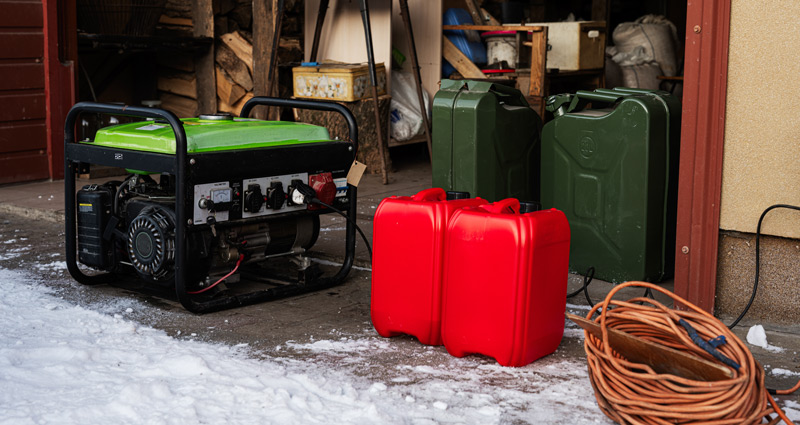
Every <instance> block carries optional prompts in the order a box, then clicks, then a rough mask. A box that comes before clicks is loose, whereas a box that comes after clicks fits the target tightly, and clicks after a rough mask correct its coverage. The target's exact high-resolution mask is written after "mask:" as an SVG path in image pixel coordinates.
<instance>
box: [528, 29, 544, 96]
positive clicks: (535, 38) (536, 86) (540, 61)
mask: <svg viewBox="0 0 800 425" xmlns="http://www.w3.org/2000/svg"><path fill="white" fill-rule="evenodd" d="M546 65H547V27H544V28H543V29H542V31H541V32H533V33H531V85H530V88H529V91H528V96H538V97H543V96H545V94H546V93H545V79H546V78H547V70H546V69H545V66H546Z"/></svg>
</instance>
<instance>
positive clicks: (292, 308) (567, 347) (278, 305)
mask: <svg viewBox="0 0 800 425" xmlns="http://www.w3.org/2000/svg"><path fill="white" fill-rule="evenodd" d="M423 149H424V147H423V145H417V147H414V146H410V147H404V148H403V149H402V150H393V151H392V155H393V158H392V159H393V163H394V170H393V172H392V173H391V174H390V184H388V185H382V184H381V183H380V176H379V175H365V176H364V178H363V180H362V182H361V184H360V185H359V198H358V209H359V215H358V222H359V225H360V226H361V227H362V229H363V230H364V232H365V233H366V234H367V237H368V239H370V240H371V238H372V219H373V216H374V214H375V210H376V208H377V206H378V204H379V203H380V201H381V200H382V199H383V198H385V197H387V196H391V195H411V194H414V193H416V192H417V191H419V190H421V189H425V188H428V187H430V186H431V173H430V165H429V164H428V162H427V154H426V153H424V150H423ZM81 183H84V184H88V183H89V181H81V182H79V183H78V184H79V186H80V185H81ZM63 210H64V194H63V182H62V181H55V182H37V183H28V184H20V185H10V186H4V187H0V235H5V238H6V239H8V238H9V235H12V234H13V235H24V236H25V242H24V244H27V245H28V246H32V247H33V249H29V250H28V251H25V256H23V257H20V258H21V260H15V261H2V260H0V267H4V268H10V269H22V270H26V271H29V272H33V273H37V274H41V275H42V276H43V277H44V278H47V279H49V284H50V285H52V286H53V287H55V288H57V290H58V291H59V294H61V296H63V297H64V298H67V299H69V300H71V301H72V302H74V303H76V304H78V305H83V306H86V307H88V308H92V309H95V310H98V311H101V312H105V313H108V314H123V315H125V316H127V317H128V318H130V319H132V320H136V321H139V322H141V323H143V324H146V325H150V326H153V327H156V328H159V329H163V330H165V331H166V332H168V333H169V334H171V335H174V336H177V337H182V338H197V339H203V340H208V341H216V342H222V343H227V344H240V343H244V344H248V345H249V346H251V347H252V348H253V349H255V350H256V351H257V352H261V353H264V354H265V355H274V354H276V353H277V351H278V350H281V349H283V350H284V351H283V352H282V355H287V353H286V351H285V350H286V348H285V347H286V343H287V341H296V342H299V343H305V342H308V341H314V340H320V339H325V338H331V337H332V336H336V337H354V338H355V337H363V336H364V335H376V334H375V331H374V330H373V328H372V325H371V322H370V317H369V299H370V278H371V265H370V261H369V258H368V255H367V253H366V250H365V249H364V245H363V242H362V241H361V240H360V239H359V240H358V242H357V260H356V267H355V268H354V270H353V271H352V272H351V273H350V275H349V276H348V278H347V280H346V282H345V283H344V284H343V285H341V286H338V287H335V288H332V289H329V290H326V291H320V292H316V293H310V294H305V295H302V296H298V297H294V298H289V299H284V300H278V301H274V302H270V303H264V304H258V305H253V306H247V307H243V308H238V309H234V310H228V311H223V312H218V313H213V314H208V315H203V316H198V315H193V314H191V313H188V312H186V311H185V310H184V309H183V308H182V307H181V306H180V305H179V304H178V303H176V302H174V301H171V300H169V299H165V298H160V297H154V296H151V295H147V294H143V293H141V292H138V291H135V290H131V289H124V288H120V287H114V286H105V285H103V286H98V287H85V286H81V285H79V284H77V283H75V282H74V281H73V280H72V279H71V278H70V277H69V276H68V274H67V273H66V272H65V271H64V270H63V269H62V270H57V269H56V270H49V269H48V270H43V269H42V268H41V267H37V264H41V262H42V261H44V260H43V259H45V258H51V259H52V260H49V261H54V260H61V261H63V246H64V241H63ZM321 227H322V229H323V231H322V232H321V235H320V239H319V241H318V243H317V245H315V246H314V248H313V252H312V253H311V255H312V256H314V257H316V258H318V259H319V260H320V261H322V263H323V264H329V263H333V264H336V263H337V262H340V261H341V259H342V257H343V255H344V246H343V242H342V241H343V230H341V229H343V228H344V220H343V219H341V218H338V217H336V216H334V215H327V216H325V219H324V220H323V221H322V223H321ZM2 238H3V236H0V239H2ZM24 244H23V243H22V242H15V243H10V244H5V245H4V246H5V249H15V247H23V246H22V245H24ZM23 248H24V247H23ZM398 255H402V253H398ZM581 284H582V277H581V276H577V275H571V276H570V279H569V291H573V290H575V289H577V288H580V286H581ZM663 286H664V287H665V288H666V289H671V284H670V283H669V282H667V283H666V284H664V285H663ZM612 287H613V285H611V284H608V283H606V282H601V281H596V282H594V283H592V285H591V286H590V290H589V293H590V296H591V298H592V299H593V300H594V301H595V302H598V301H601V300H602V299H603V298H604V297H605V294H606V293H607V292H608V291H609V290H610V289H611V288H612ZM640 292H641V291H640V290H635V291H634V290H630V291H626V292H624V293H622V294H620V298H626V297H629V296H632V295H636V296H639V295H641V294H640ZM657 298H658V299H659V300H661V301H662V302H665V303H668V301H669V300H668V299H667V298H666V297H664V296H663V295H659V296H657ZM131 302H134V303H136V304H135V305H136V308H133V309H130V305H131V304H130V303H131ZM586 304H587V302H586V300H585V299H584V297H583V296H582V295H579V296H577V297H574V298H572V299H570V300H568V310H570V311H571V312H573V313H575V314H579V315H580V314H585V313H586V310H585V306H586ZM129 309H130V310H131V311H128V310H129ZM750 324H752V322H748V321H747V320H745V321H743V323H742V324H741V325H740V326H739V327H737V329H736V331H735V332H736V333H737V335H738V336H740V338H742V339H745V335H746V332H747V329H748V327H749V325H750ZM763 325H764V326H765V328H767V334H768V337H769V341H770V343H771V344H772V345H777V346H779V347H783V349H784V350H783V351H782V352H780V353H775V352H770V351H767V350H763V349H761V348H758V347H753V353H754V354H755V356H756V358H757V359H758V360H759V361H760V362H761V363H762V364H764V365H765V366H767V367H768V369H769V368H781V369H785V370H790V371H794V372H800V355H798V353H800V331H798V329H796V328H791V327H786V326H781V325H772V324H770V323H763ZM392 342H393V343H394V344H398V347H400V348H401V350H403V352H404V353H407V354H408V355H407V356H406V355H403V359H402V360H403V362H404V363H406V364H407V363H409V361H412V362H413V361H414V360H413V359H419V360H418V361H420V362H423V361H424V362H430V363H432V364H438V362H445V361H449V360H446V359H450V358H449V356H448V355H447V353H446V351H444V349H443V348H442V347H435V348H434V350H433V351H432V352H433V353H434V354H435V355H434V356H433V357H430V356H429V355H426V356H418V355H416V354H419V353H423V352H424V353H428V354H430V353H431V351H430V348H429V347H425V346H422V345H421V344H419V343H418V342H417V341H416V340H415V339H414V338H412V337H397V338H393V339H392ZM290 355H292V356H296V357H299V358H301V357H302V356H304V355H308V353H303V352H296V353H291V354H290ZM553 356H555V357H556V358H560V357H563V358H570V359H585V355H584V352H583V346H582V339H581V338H577V337H569V338H566V337H565V338H564V340H563V342H562V345H561V346H560V347H559V350H558V351H557V352H556V353H555V354H553ZM396 357H397V351H396V350H394V351H392V352H391V353H389V354H382V353H380V352H376V353H374V355H373V358H372V361H371V363H370V365H369V366H366V367H364V368H355V369H354V373H363V374H373V373H380V372H379V371H378V370H377V369H379V368H386V369H390V366H391V365H393V364H396V363H397V362H399V361H400V359H398V358H396ZM409 359H412V360H409ZM479 361H480V362H487V364H488V363H492V361H491V360H489V359H481V360H479ZM766 379H767V385H768V386H770V387H774V388H786V387H789V386H791V385H793V384H794V382H796V380H797V376H785V375H783V376H775V375H771V374H769V373H768V374H767V377H766ZM506 384H507V385H514V384H513V383H512V382H508V383H505V384H504V383H502V382H501V383H500V384H499V385H506ZM789 398H790V399H792V400H795V401H800V395H795V396H792V397H789ZM596 413H597V414H600V413H599V410H597V411H596Z"/></svg>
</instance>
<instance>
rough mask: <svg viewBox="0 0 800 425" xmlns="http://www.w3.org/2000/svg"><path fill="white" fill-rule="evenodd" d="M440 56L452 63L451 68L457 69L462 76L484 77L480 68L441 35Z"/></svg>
mask: <svg viewBox="0 0 800 425" xmlns="http://www.w3.org/2000/svg"><path fill="white" fill-rule="evenodd" d="M442 56H444V58H445V59H447V61H448V62H450V65H453V68H455V69H456V71H458V73H459V74H461V76H462V77H464V78H485V77H484V75H483V72H481V70H480V68H478V67H477V66H475V64H474V63H472V61H471V60H469V58H468V57H467V55H465V54H464V53H462V52H461V50H458V47H456V45H455V44H453V42H452V41H450V40H449V39H448V38H447V37H442Z"/></svg>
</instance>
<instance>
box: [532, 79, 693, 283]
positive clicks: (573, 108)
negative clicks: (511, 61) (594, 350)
mask: <svg viewBox="0 0 800 425" xmlns="http://www.w3.org/2000/svg"><path fill="white" fill-rule="evenodd" d="M546 107H547V110H548V111H551V112H553V115H554V119H553V120H552V121H550V122H548V123H547V124H546V125H545V126H544V129H543V130H542V175H541V178H542V205H543V207H544V208H558V209H560V210H561V211H563V212H564V213H565V214H566V215H567V219H568V220H569V224H570V230H571V234H572V240H571V243H570V254H569V263H570V271H573V272H577V273H581V274H584V273H586V271H587V270H588V268H589V267H594V268H595V276H596V277H597V278H600V279H603V280H606V281H609V282H614V283H617V282H624V281H629V280H643V281H649V282H659V281H661V280H664V279H666V278H669V277H671V276H672V275H673V272H674V267H675V220H676V209H677V208H676V204H677V192H678V155H679V145H680V119H681V104H680V101H679V100H678V98H677V97H675V96H673V95H671V94H669V93H667V92H663V91H651V90H642V89H627V88H616V89H613V90H609V89H598V90H595V91H578V92H577V93H576V94H574V95H572V94H562V95H557V96H551V97H549V98H548V99H547V104H546Z"/></svg>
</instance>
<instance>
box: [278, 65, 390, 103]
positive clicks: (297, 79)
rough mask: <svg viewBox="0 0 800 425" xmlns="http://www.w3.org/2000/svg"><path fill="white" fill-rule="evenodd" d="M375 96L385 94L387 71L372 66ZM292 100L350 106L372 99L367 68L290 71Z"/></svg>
mask: <svg viewBox="0 0 800 425" xmlns="http://www.w3.org/2000/svg"><path fill="white" fill-rule="evenodd" d="M375 70H376V72H377V76H378V95H379V96H380V95H382V94H386V67H385V66H384V65H383V63H377V64H375ZM292 76H293V80H294V97H296V98H306V99H323V100H339V101H343V102H353V101H356V100H360V99H364V98H367V97H370V96H372V91H371V88H370V87H371V86H372V84H371V83H370V81H369V65H368V64H366V63H361V64H348V63H321V64H318V65H315V66H296V67H294V68H292Z"/></svg>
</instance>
